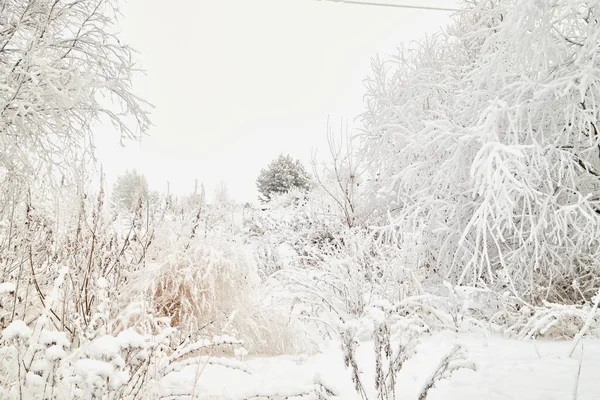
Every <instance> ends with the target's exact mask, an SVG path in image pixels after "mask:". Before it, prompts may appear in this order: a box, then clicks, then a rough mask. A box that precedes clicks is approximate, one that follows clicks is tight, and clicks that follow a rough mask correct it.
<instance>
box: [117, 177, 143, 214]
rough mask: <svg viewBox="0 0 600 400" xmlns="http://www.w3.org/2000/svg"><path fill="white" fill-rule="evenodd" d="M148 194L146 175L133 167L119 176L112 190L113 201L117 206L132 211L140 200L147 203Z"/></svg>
mask: <svg viewBox="0 0 600 400" xmlns="http://www.w3.org/2000/svg"><path fill="white" fill-rule="evenodd" d="M148 195H149V192H148V182H147V181H146V177H145V176H144V175H143V174H140V173H138V172H137V171H136V170H135V169H133V170H131V171H125V173H124V174H123V175H121V176H119V177H118V178H117V180H116V182H115V184H114V187H113V190H112V194H111V201H112V203H113V204H114V205H115V206H116V207H117V208H120V209H123V210H129V211H130V210H132V209H133V208H134V207H136V206H137V205H138V203H139V202H140V201H142V202H143V203H145V202H146V200H147V199H148Z"/></svg>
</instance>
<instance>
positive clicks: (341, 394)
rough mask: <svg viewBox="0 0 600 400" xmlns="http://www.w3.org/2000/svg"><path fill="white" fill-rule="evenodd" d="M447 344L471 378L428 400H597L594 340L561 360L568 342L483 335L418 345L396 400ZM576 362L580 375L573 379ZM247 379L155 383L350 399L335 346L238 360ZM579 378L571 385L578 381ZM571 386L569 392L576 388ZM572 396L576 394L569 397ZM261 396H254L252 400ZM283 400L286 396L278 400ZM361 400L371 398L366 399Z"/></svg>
mask: <svg viewBox="0 0 600 400" xmlns="http://www.w3.org/2000/svg"><path fill="white" fill-rule="evenodd" d="M455 344H461V345H463V346H464V347H465V348H466V349H467V350H468V355H469V360H471V361H473V362H475V364H476V365H477V371H475V372H474V371H471V370H468V369H463V370H458V371H456V372H455V373H454V374H453V375H452V376H451V377H450V378H448V379H446V380H442V381H440V382H438V383H437V384H436V386H435V387H434V388H432V389H431V390H430V391H429V394H428V397H427V399H428V400H496V399H498V400H499V399H503V400H504V399H519V400H521V399H523V400H564V399H578V400H596V399H598V398H600V341H599V340H596V339H585V340H584V341H583V346H584V350H585V351H584V356H583V360H581V358H580V357H581V346H579V347H578V349H577V351H576V352H575V353H574V354H573V356H572V357H571V358H569V357H568V353H569V351H570V346H571V343H570V342H564V341H548V340H543V341H542V340H538V341H532V340H530V341H517V340H511V339H505V338H501V337H498V336H491V337H487V336H486V335H483V334H458V335H457V334H454V333H450V332H445V333H440V334H436V335H434V336H432V337H428V338H426V339H424V340H423V341H422V343H421V345H419V347H418V353H417V355H416V356H414V357H413V358H412V359H410V360H409V361H408V362H407V363H406V364H405V366H404V368H403V369H402V371H401V372H400V375H399V378H398V383H397V393H396V394H397V398H398V399H414V400H417V398H418V393H419V391H420V389H421V387H422V386H423V384H424V383H425V381H426V380H427V377H428V376H429V375H430V374H431V373H432V372H433V370H434V369H435V367H436V366H437V365H438V362H439V361H440V359H441V357H442V356H443V354H444V353H446V352H447V351H448V350H449V349H451V348H452V347H453V346H454V345H455ZM371 349H372V343H371V342H365V343H363V344H361V347H360V348H359V350H358V352H359V361H360V364H361V365H362V367H361V368H362V373H363V379H365V380H368V379H372V377H373V376H374V369H375V368H374V361H373V360H371V359H369V358H372V356H371V354H372V351H371ZM580 361H582V362H581V370H580V374H579V373H578V371H579V367H580ZM245 363H246V364H247V366H248V369H249V372H250V373H246V372H242V371H239V370H234V369H231V368H226V367H223V366H216V365H207V366H206V368H205V369H203V370H202V366H200V369H198V368H197V367H196V366H195V365H190V366H188V367H186V368H184V369H183V370H181V371H177V372H173V373H171V374H169V375H167V376H166V377H165V379H163V381H162V382H161V391H162V392H163V393H164V395H166V397H165V398H171V399H184V398H188V399H189V398H190V394H191V393H192V388H193V387H194V381H195V378H196V377H197V381H196V385H195V393H196V396H195V397H194V398H195V399H228V400H233V399H235V400H239V399H254V398H256V399H260V398H272V399H286V398H289V399H300V398H301V399H311V398H315V397H314V395H312V394H310V395H306V396H304V397H294V396H293V395H294V394H302V393H308V392H310V391H311V389H312V388H313V387H314V384H315V382H322V383H324V384H325V385H326V386H328V387H329V388H332V389H334V390H335V391H336V392H337V393H336V394H337V396H336V397H335V398H340V399H347V400H354V399H360V397H359V396H358V395H357V394H356V393H355V392H354V390H353V384H352V382H351V380H350V373H349V370H347V369H346V368H345V367H344V363H343V357H342V352H341V349H340V347H339V345H338V344H336V343H335V342H328V343H324V344H323V345H322V346H321V350H320V351H319V352H318V353H317V354H316V355H313V356H310V357H306V356H305V357H301V356H280V357H269V358H251V359H248V360H245ZM578 375H579V379H578ZM576 387H577V388H576ZM575 391H577V395H576V396H575V395H574V393H575ZM261 395H262V396H264V397H260V396H261ZM269 395H270V396H271V397H267V396H269ZM286 396H289V397H286ZM369 398H372V399H375V398H376V397H375V395H374V394H371V396H370V397H369Z"/></svg>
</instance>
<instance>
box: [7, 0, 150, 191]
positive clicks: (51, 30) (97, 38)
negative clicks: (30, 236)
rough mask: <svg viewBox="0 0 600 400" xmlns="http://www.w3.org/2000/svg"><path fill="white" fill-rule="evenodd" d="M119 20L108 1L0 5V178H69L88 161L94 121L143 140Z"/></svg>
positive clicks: (143, 120)
mask: <svg viewBox="0 0 600 400" xmlns="http://www.w3.org/2000/svg"><path fill="white" fill-rule="evenodd" d="M117 14H118V9H117V1H113V0H73V1H62V0H36V1H17V0H8V1H3V2H2V7H1V10H0V27H1V28H0V82H2V84H1V85H0V179H2V178H6V177H9V176H17V177H18V178H19V179H23V178H29V177H31V176H34V175H38V176H39V175H40V174H41V175H52V174H53V173H54V172H56V171H59V172H60V173H61V174H64V175H69V168H68V165H71V164H73V162H74V161H75V160H80V159H81V155H82V154H83V153H84V152H85V153H88V155H89V154H90V153H91V154H92V155H93V140H92V129H93V126H94V124H95V123H96V122H98V121H99V120H106V121H111V122H112V123H113V124H114V125H115V126H116V127H117V128H118V129H119V131H120V132H121V138H122V139H127V138H129V139H137V138H140V137H141V135H142V134H143V132H144V131H145V129H146V128H147V126H148V118H147V114H146V112H145V111H144V110H143V106H144V102H143V101H141V100H140V99H139V98H138V97H137V96H135V95H134V94H133V93H132V91H131V77H132V74H133V72H134V65H133V61H132V57H131V56H132V50H131V49H130V48H129V47H128V46H127V45H125V44H123V43H122V42H120V41H119V38H118V37H117V34H116V31H117V28H116V26H115V25H116V16H117ZM54 176H55V177H57V176H56V174H54ZM2 180H4V179H2Z"/></svg>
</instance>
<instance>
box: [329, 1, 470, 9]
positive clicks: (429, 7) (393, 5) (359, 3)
mask: <svg viewBox="0 0 600 400" xmlns="http://www.w3.org/2000/svg"><path fill="white" fill-rule="evenodd" d="M325 1H329V2H333V3H344V4H354V5H359V6H378V7H395V8H410V9H413V10H429V11H460V10H459V9H457V8H445V7H433V6H415V5H409V4H393V3H373V2H369V1H360V0H325Z"/></svg>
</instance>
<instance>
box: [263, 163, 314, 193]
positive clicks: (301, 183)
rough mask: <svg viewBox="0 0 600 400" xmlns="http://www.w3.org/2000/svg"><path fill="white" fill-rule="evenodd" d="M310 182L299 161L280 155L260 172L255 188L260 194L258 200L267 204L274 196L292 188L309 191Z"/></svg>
mask: <svg viewBox="0 0 600 400" xmlns="http://www.w3.org/2000/svg"><path fill="white" fill-rule="evenodd" d="M310 182H311V180H310V175H309V174H308V172H306V170H305V169H304V166H303V165H302V163H301V162H300V160H294V159H293V158H292V157H290V156H289V155H287V156H285V155H283V154H282V155H280V156H279V157H278V158H277V159H275V160H274V161H272V162H271V163H270V164H269V166H268V167H267V168H266V169H262V170H261V171H260V175H259V176H258V178H257V179H256V187H257V188H258V192H259V193H260V196H259V199H260V200H261V201H263V202H268V201H270V200H271V198H272V197H273V196H274V195H277V194H283V193H287V192H289V191H290V189H292V188H297V189H300V190H309V189H310Z"/></svg>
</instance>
